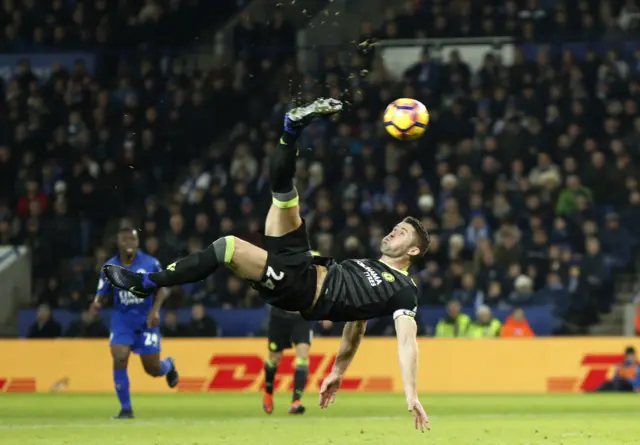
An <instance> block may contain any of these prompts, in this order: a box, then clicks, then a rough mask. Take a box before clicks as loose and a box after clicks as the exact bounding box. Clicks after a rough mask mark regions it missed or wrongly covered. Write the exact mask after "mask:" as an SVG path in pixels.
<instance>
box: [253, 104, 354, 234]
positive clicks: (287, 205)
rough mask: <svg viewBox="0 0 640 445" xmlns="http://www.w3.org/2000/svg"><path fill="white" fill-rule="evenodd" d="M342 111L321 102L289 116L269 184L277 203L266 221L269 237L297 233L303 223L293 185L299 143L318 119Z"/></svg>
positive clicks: (297, 110)
mask: <svg viewBox="0 0 640 445" xmlns="http://www.w3.org/2000/svg"><path fill="white" fill-rule="evenodd" d="M341 109H342V103H341V102H340V101H337V100H334V99H318V100H316V101H314V102H312V103H310V104H308V105H305V106H302V107H298V108H294V109H293V110H291V111H290V112H288V113H287V115H286V117H285V122H284V131H283V133H282V136H281V137H280V143H279V144H278V147H277V148H276V152H275V154H274V156H273V158H272V159H271V164H270V167H269V182H270V187H271V193H272V195H273V201H272V204H271V208H270V209H269V213H268V214H267V219H266V221H265V235H266V236H273V237H280V236H283V235H286V234H287V233H290V232H293V231H294V230H296V229H297V228H298V227H300V225H301V224H302V219H301V218H300V208H299V206H298V199H299V198H298V191H297V190H296V188H295V187H294V185H293V177H294V175H295V172H296V156H297V152H298V150H297V148H296V147H295V142H296V140H297V139H298V137H299V136H300V134H301V133H302V130H303V129H304V127H306V126H307V125H308V124H309V123H310V122H311V121H312V120H313V119H314V118H316V117H320V116H330V115H332V114H334V113H337V112H338V111H340V110H341Z"/></svg>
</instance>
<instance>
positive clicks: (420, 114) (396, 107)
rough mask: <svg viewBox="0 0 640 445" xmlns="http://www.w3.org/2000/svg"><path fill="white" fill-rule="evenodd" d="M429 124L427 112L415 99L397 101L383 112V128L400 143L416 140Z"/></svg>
mask: <svg viewBox="0 0 640 445" xmlns="http://www.w3.org/2000/svg"><path fill="white" fill-rule="evenodd" d="M427 124H429V111H427V107H425V106H424V105H423V104H422V102H420V101H417V100H415V99H397V100H394V101H393V102H391V103H390V104H389V106H388V107H387V109H386V110H384V128H386V130H387V133H389V134H390V135H391V136H393V137H394V138H396V139H400V140H401V141H410V140H413V139H418V138H419V137H420V136H422V135H423V134H424V131H425V130H426V129H427Z"/></svg>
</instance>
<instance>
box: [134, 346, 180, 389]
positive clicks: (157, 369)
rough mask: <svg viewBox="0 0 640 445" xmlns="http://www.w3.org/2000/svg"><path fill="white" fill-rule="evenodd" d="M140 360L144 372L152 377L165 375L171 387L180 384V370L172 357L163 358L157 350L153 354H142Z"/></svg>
mask: <svg viewBox="0 0 640 445" xmlns="http://www.w3.org/2000/svg"><path fill="white" fill-rule="evenodd" d="M140 361H141V362H142V367H143V368H144V372H146V373H147V374H148V375H150V376H151V377H162V376H165V377H166V379H167V385H168V386H169V388H175V387H176V386H177V385H178V381H179V375H178V370H177V369H176V363H175V361H174V360H173V358H172V357H167V358H164V359H161V358H160V353H159V352H156V353H153V354H140Z"/></svg>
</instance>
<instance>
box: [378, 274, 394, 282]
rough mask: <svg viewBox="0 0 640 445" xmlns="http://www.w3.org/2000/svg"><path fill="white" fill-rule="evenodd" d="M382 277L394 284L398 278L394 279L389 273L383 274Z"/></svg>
mask: <svg viewBox="0 0 640 445" xmlns="http://www.w3.org/2000/svg"><path fill="white" fill-rule="evenodd" d="M380 275H382V278H384V280H385V281H387V282H389V283H393V282H394V281H396V277H394V276H393V275H392V274H390V273H389V272H382V273H381V274H380Z"/></svg>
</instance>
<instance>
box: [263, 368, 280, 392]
mask: <svg viewBox="0 0 640 445" xmlns="http://www.w3.org/2000/svg"><path fill="white" fill-rule="evenodd" d="M277 370H278V367H277V366H275V365H274V364H273V363H272V362H271V360H267V361H266V362H264V379H265V382H266V383H265V385H266V389H265V391H266V392H267V394H273V381H274V380H275V378H276V371H277Z"/></svg>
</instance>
